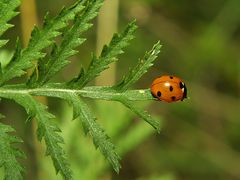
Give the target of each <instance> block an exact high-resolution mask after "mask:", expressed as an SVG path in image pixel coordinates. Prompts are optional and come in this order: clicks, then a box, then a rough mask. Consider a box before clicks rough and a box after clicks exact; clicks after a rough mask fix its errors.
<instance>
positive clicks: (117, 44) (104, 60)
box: [69, 21, 137, 88]
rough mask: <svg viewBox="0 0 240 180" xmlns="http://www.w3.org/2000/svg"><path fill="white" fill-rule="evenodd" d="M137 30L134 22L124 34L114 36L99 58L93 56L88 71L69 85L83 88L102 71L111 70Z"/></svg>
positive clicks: (81, 73)
mask: <svg viewBox="0 0 240 180" xmlns="http://www.w3.org/2000/svg"><path fill="white" fill-rule="evenodd" d="M136 28H137V26H136V23H135V21H133V22H131V23H129V24H128V26H127V27H126V28H125V30H124V31H123V32H122V33H120V34H114V36H113V38H112V40H111V42H110V43H109V45H108V46H106V45H105V46H104V47H103V50H102V52H101V55H100V56H99V57H98V58H97V57H96V56H95V55H93V56H92V61H91V64H90V65H89V67H88V69H87V71H86V72H84V73H83V71H82V70H81V71H80V75H79V76H78V77H77V78H75V79H73V80H72V81H71V82H70V84H69V85H72V86H73V87H75V88H82V87H84V86H85V85H86V84H87V83H88V82H90V81H91V80H93V79H94V78H95V77H97V76H98V75H99V74H100V73H101V72H102V71H104V70H105V69H107V68H109V64H110V63H112V62H115V61H117V60H118V59H117V56H118V55H120V54H122V53H123V48H125V47H126V46H127V45H128V44H129V41H130V40H132V39H133V37H134V36H133V33H134V32H135V30H136Z"/></svg>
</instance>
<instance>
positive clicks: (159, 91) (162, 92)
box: [151, 75, 187, 103]
mask: <svg viewBox="0 0 240 180" xmlns="http://www.w3.org/2000/svg"><path fill="white" fill-rule="evenodd" d="M151 93H152V95H153V97H155V98H157V99H158V100H160V101H166V102H169V103H170V102H176V101H180V100H181V101H183V100H184V99H185V98H187V88H186V86H185V84H184V82H183V81H182V80H181V79H180V78H179V77H176V76H169V75H164V76H161V77H159V78H156V79H155V80H154V81H153V83H152V85H151Z"/></svg>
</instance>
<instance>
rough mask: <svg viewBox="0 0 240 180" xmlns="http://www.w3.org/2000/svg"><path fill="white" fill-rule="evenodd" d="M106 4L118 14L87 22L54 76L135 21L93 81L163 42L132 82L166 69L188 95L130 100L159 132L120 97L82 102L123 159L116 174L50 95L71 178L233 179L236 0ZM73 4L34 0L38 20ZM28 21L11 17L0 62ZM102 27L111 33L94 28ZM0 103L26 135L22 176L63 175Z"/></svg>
mask: <svg viewBox="0 0 240 180" xmlns="http://www.w3.org/2000/svg"><path fill="white" fill-rule="evenodd" d="M111 1H112V2H113V4H114V5H113V4H112V5H110V6H109V7H110V8H109V7H108V8H107V9H108V10H109V12H108V13H110V14H108V15H107V17H110V16H111V17H115V18H113V19H111V20H108V19H104V16H101V17H102V18H100V17H99V18H97V19H96V20H95V21H94V27H93V28H92V29H91V30H90V31H88V32H87V33H85V37H87V39H88V40H87V42H86V43H84V45H82V46H81V47H80V48H79V51H80V53H79V54H78V55H77V56H74V57H73V58H72V64H71V65H69V66H68V67H67V68H66V69H65V70H64V71H63V72H62V73H60V74H58V77H57V78H56V79H55V80H54V81H66V80H69V79H71V78H72V77H73V76H75V75H76V74H77V73H78V71H79V69H80V66H81V65H82V64H83V66H85V67H87V65H88V64H89V61H90V53H91V52H96V51H97V52H99V49H100V47H101V46H102V44H103V43H104V42H105V41H108V39H109V36H110V35H111V34H112V32H111V31H114V32H115V31H121V30H122V29H123V28H124V27H125V26H126V24H127V23H128V22H129V21H131V20H132V19H134V18H136V19H137V24H138V26H139V29H138V30H137V33H136V39H135V40H133V41H132V43H131V45H130V46H129V48H128V49H127V50H126V51H125V54H124V55H121V57H120V60H119V62H118V63H116V64H115V65H114V66H112V68H111V70H110V71H109V72H108V73H109V74H107V75H105V76H103V78H100V79H98V80H97V82H96V84H97V85H105V84H106V83H107V84H114V83H115V82H117V81H118V80H120V79H121V77H122V76H123V75H124V74H125V73H127V71H128V69H129V66H133V65H134V64H136V62H137V60H138V58H140V57H142V56H143V55H144V52H145V51H146V50H149V49H150V48H151V47H152V45H153V44H154V43H155V42H156V41H157V40H161V42H162V45H163V47H162V51H161V54H160V56H159V58H158V59H157V61H156V63H155V65H154V66H153V67H152V68H151V69H150V71H149V72H148V73H147V74H146V75H145V76H144V77H143V78H141V79H140V81H139V82H138V83H137V84H136V85H135V87H133V88H134V89H145V88H149V87H150V85H151V82H152V81H153V79H154V78H156V77H158V76H160V75H163V74H171V75H176V76H179V77H181V78H182V79H184V80H185V83H186V85H187V88H188V96H189V99H187V100H185V101H184V102H179V103H172V104H169V103H164V102H157V101H156V102H136V104H137V105H138V106H140V107H143V108H145V109H146V110H148V111H149V112H150V114H152V115H154V116H155V117H156V118H158V119H160V120H161V121H162V130H161V133H160V134H157V133H156V132H155V131H154V130H153V129H152V128H151V127H150V126H149V125H148V124H146V123H145V122H143V120H141V119H139V118H137V117H136V116H135V115H134V114H132V113H131V112H130V111H129V110H128V109H126V108H124V107H123V106H122V105H120V104H118V103H115V102H104V101H98V102H95V101H92V100H89V103H90V104H91V105H92V106H91V107H92V110H93V111H94V112H95V114H96V116H97V118H98V121H99V123H100V124H101V125H102V127H103V128H104V129H106V132H107V133H108V135H109V136H110V137H111V138H112V141H113V143H114V144H116V146H117V151H118V152H119V154H120V155H121V157H122V160H121V164H122V169H121V171H120V173H119V175H117V174H116V173H115V172H114V171H113V170H112V168H111V167H110V166H109V164H108V162H106V160H105V159H104V158H103V157H102V155H101V154H100V153H99V151H96V150H95V147H94V146H93V144H92V141H91V139H90V138H89V137H85V136H84V134H83V132H82V128H81V123H80V121H78V120H75V121H71V117H72V111H71V110H72V109H71V107H70V106H69V105H68V104H67V103H65V102H63V101H60V100H56V99H48V100H47V103H48V104H49V111H51V112H53V113H54V114H55V115H56V116H57V119H58V121H59V124H60V127H61V129H62V131H63V132H62V135H63V136H64V139H65V145H64V148H65V150H66V152H67V157H68V158H69V160H70V163H71V167H72V169H73V171H74V177H75V179H90V180H91V179H93V180H94V179H104V180H105V179H116V180H120V179H126V180H128V179H129V180H131V179H139V180H175V179H176V180H178V179H180V180H182V179H190V180H191V179H194V180H195V179H201V180H202V179H209V180H211V179H220V180H221V179H223V180H225V179H228V180H231V179H240V153H239V151H240V113H239V111H240V101H239V100H240V1H239V0H211V1H207V0H198V1H192V0H182V1H178V0H131V1H129V0H120V1H119V2H117V1H116V0H111ZM25 2H26V4H27V6H26V7H29V9H31V10H34V8H33V6H34V4H33V5H31V4H30V3H29V2H30V0H25ZM72 2H74V1H73V0H50V1H40V0H36V2H35V3H36V4H35V6H36V11H35V12H34V11H33V13H35V15H36V19H37V21H38V22H39V25H40V26H41V23H42V20H43V17H44V14H45V13H46V12H47V11H50V14H51V15H56V14H57V13H58V12H59V11H60V9H61V8H62V6H63V5H69V4H71V3H72ZM28 3H29V4H28ZM106 3H110V0H107V1H106ZM110 4H111V3H110ZM21 10H22V11H24V10H26V11H27V9H24V8H22V9H21ZM108 10H106V11H108ZM111 13H112V15H111ZM102 14H105V12H102ZM30 17H34V15H27V16H26V17H23V16H18V17H16V18H15V19H14V20H13V21H12V23H13V24H15V27H14V28H12V29H11V30H9V31H8V32H7V33H5V35H4V37H5V38H9V39H10V40H11V42H10V43H8V45H7V46H6V48H7V49H1V51H0V55H1V56H0V59H3V58H4V57H7V56H8V55H9V53H11V51H13V49H14V42H15V40H16V37H17V36H20V38H21V39H22V40H23V39H27V35H24V31H27V30H26V29H27V26H26V25H25V24H24V25H23V22H24V21H25V22H31V20H28V18H30ZM105 18H106V17H105ZM33 22H34V21H33ZM35 23H36V22H35ZM101 25H103V27H104V26H105V27H107V29H109V31H110V32H106V30H102V31H101V28H99V27H101ZM30 27H32V25H31V24H30ZM25 28H26V29H25ZM109 34H110V35H109ZM22 42H23V44H24V41H22ZM96 49H98V50H96ZM108 78H109V79H108ZM20 81H21V80H20ZM91 85H94V82H93V83H92V84H91ZM0 106H1V107H0V108H1V112H2V113H3V114H5V115H6V117H7V118H6V119H5V120H4V122H5V123H7V124H11V125H12V126H13V127H14V128H15V129H16V130H17V134H18V135H19V136H20V137H21V138H22V139H23V140H24V145H23V146H22V147H21V148H22V149H23V150H24V151H25V153H26V154H27V157H28V159H26V160H23V163H24V165H25V166H26V179H51V180H52V179H61V177H60V175H58V176H55V170H54V168H53V166H52V162H51V159H50V158H49V157H44V151H45V148H44V145H43V144H44V143H41V144H40V143H39V142H37V141H36V137H35V135H34V133H33V131H35V129H36V127H35V126H36V125H35V124H32V125H30V124H26V123H25V119H26V114H25V112H24V111H23V109H22V108H20V107H19V106H17V105H16V104H15V103H13V102H10V101H4V100H3V101H2V103H1V105H0Z"/></svg>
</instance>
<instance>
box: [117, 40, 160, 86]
mask: <svg viewBox="0 0 240 180" xmlns="http://www.w3.org/2000/svg"><path fill="white" fill-rule="evenodd" d="M160 48H161V45H160V42H159V41H158V42H157V43H156V44H155V45H154V46H153V48H152V49H151V50H150V51H149V52H146V54H145V55H144V57H143V58H142V59H139V61H138V64H137V65H136V66H135V67H134V68H132V69H131V70H130V72H129V74H128V75H127V76H125V77H124V78H123V80H122V81H121V82H120V83H119V84H118V85H116V86H114V88H116V89H117V90H120V91H126V90H127V89H128V88H129V87H130V86H131V85H132V84H134V83H135V82H137V81H138V80H139V79H140V78H141V77H142V76H143V75H144V74H145V73H146V72H147V71H148V69H149V68H150V67H151V66H152V65H153V61H154V60H155V59H156V58H157V55H158V54H159V53H160Z"/></svg>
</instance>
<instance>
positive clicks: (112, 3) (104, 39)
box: [96, 0, 119, 85]
mask: <svg viewBox="0 0 240 180" xmlns="http://www.w3.org/2000/svg"><path fill="white" fill-rule="evenodd" d="M118 4H119V2H118V0H105V2H104V5H103V6H102V8H101V10H100V13H99V15H98V28H97V50H96V51H97V54H98V55H99V54H100V53H101V50H102V47H103V45H104V44H108V43H109V42H110V40H111V38H112V36H113V33H115V32H117V24H118ZM115 74H116V64H111V65H110V68H109V69H107V70H106V71H104V72H103V73H102V74H101V75H100V76H99V77H98V78H97V79H96V85H113V84H114V83H115V76H116V75H115Z"/></svg>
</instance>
